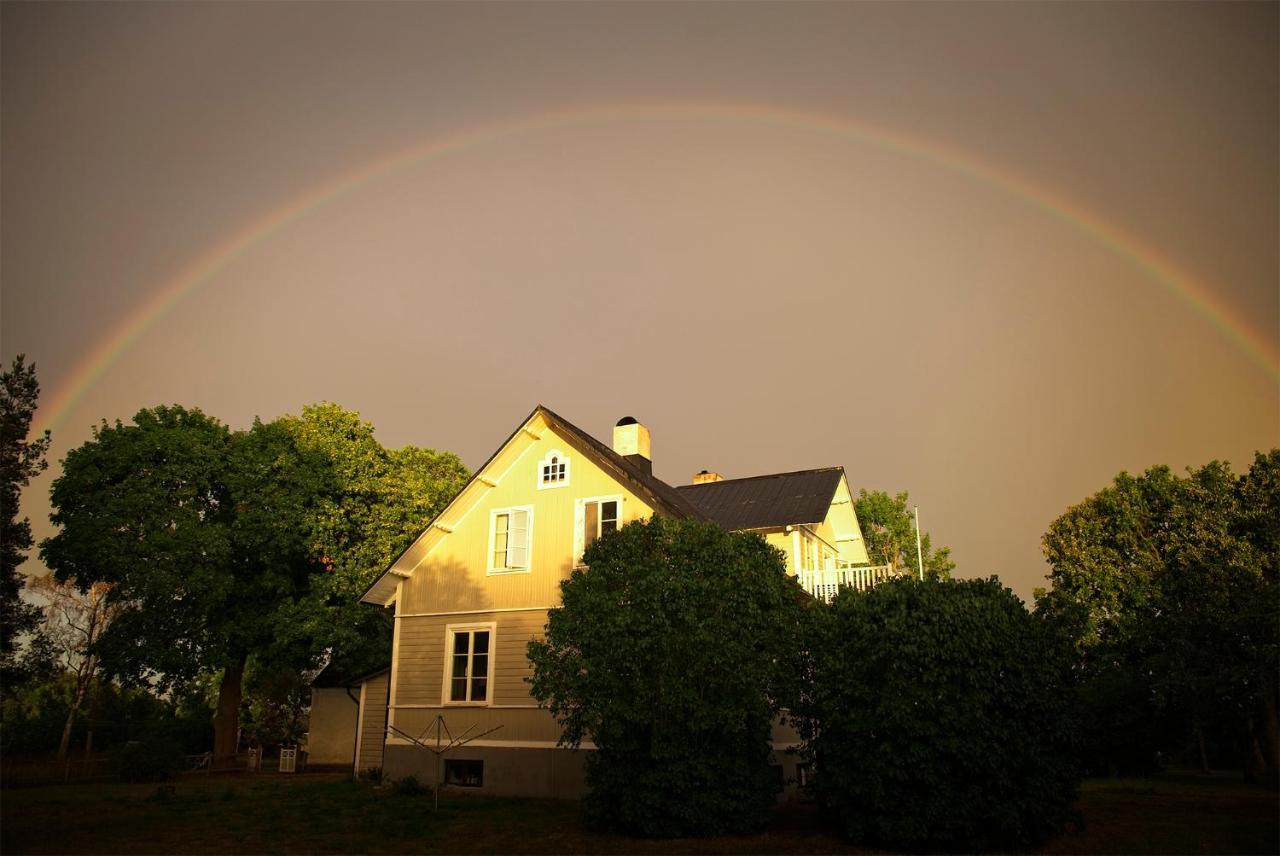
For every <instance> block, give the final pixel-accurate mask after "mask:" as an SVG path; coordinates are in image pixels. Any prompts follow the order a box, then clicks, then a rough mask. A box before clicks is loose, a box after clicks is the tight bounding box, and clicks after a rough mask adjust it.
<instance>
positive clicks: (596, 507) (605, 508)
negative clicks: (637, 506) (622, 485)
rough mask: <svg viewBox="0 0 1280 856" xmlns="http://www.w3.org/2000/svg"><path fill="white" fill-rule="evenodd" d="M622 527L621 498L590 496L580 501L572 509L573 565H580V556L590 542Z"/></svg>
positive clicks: (619, 496) (617, 496)
mask: <svg viewBox="0 0 1280 856" xmlns="http://www.w3.org/2000/svg"><path fill="white" fill-rule="evenodd" d="M621 525H622V496H621V495H616V496H591V497H587V498H585V499H580V500H578V502H577V503H576V507H575V509H574V537H573V556H574V564H575V565H581V564H582V554H583V552H585V551H586V549H587V547H589V546H591V542H592V541H594V540H596V539H597V538H599V537H600V536H601V535H605V534H607V533H609V532H614V531H616V530H617V529H618V527H619V526H621Z"/></svg>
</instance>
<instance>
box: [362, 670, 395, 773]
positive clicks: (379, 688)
mask: <svg viewBox="0 0 1280 856" xmlns="http://www.w3.org/2000/svg"><path fill="white" fill-rule="evenodd" d="M390 686H391V676H390V675H389V674H388V673H386V672H383V673H382V674H380V675H374V676H373V677H372V678H369V680H367V681H365V682H364V690H363V696H364V704H363V707H362V708H361V710H360V757H359V758H357V759H356V771H357V772H363V771H365V770H367V769H369V768H370V767H381V766H382V748H383V741H384V739H385V737H386V733H387V692H388V690H389V689H390Z"/></svg>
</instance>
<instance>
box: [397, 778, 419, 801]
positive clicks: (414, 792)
mask: <svg viewBox="0 0 1280 856" xmlns="http://www.w3.org/2000/svg"><path fill="white" fill-rule="evenodd" d="M426 790H427V789H426V788H425V787H423V786H422V783H421V782H419V781H418V777H417V776H405V777H404V778H403V779H400V780H399V781H397V782H396V784H395V791H396V793H398V794H400V795H401V796H404V797H417V796H422V794H424V793H426Z"/></svg>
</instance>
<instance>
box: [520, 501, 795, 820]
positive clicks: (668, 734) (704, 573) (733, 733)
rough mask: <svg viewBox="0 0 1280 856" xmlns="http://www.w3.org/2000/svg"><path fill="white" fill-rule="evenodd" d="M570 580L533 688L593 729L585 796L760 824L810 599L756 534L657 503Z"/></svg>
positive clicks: (610, 804) (578, 730)
mask: <svg viewBox="0 0 1280 856" xmlns="http://www.w3.org/2000/svg"><path fill="white" fill-rule="evenodd" d="M583 558H584V561H585V563H586V565H587V567H586V569H585V570H577V571H574V572H573V574H572V575H571V577H570V578H569V579H568V580H566V581H565V582H564V583H562V584H561V591H562V593H563V606H562V607H560V608H559V609H555V610H552V611H551V612H550V614H549V617H548V622H547V628H546V639H545V641H534V642H531V643H530V644H529V659H530V660H531V661H532V663H533V678H532V690H533V695H534V697H535V698H537V699H538V701H539V702H540V703H542V704H544V705H546V706H548V707H549V708H550V709H551V711H552V713H553V714H554V715H555V716H556V718H557V719H558V720H559V722H560V723H561V725H562V726H563V728H564V731H563V736H562V737H561V740H560V742H561V745H565V746H578V745H579V744H580V743H582V741H584V740H590V741H592V742H593V743H594V744H595V746H596V750H595V751H594V752H592V753H590V754H589V755H588V756H587V759H586V764H587V766H586V776H587V786H588V791H589V792H588V796H587V800H586V807H587V811H588V813H589V816H590V817H591V818H593V819H594V820H595V821H596V822H598V823H602V824H607V825H610V826H615V827H618V828H621V829H623V830H626V831H630V832H636V833H640V834H644V835H654V836H682V835H699V834H715V833H723V832H731V831H745V830H750V829H755V828H758V827H759V826H760V825H761V824H762V823H763V822H764V821H765V820H766V819H767V816H768V808H769V806H770V805H771V804H772V803H773V800H774V799H775V796H776V793H777V789H778V779H777V777H776V776H775V775H774V774H773V773H774V771H773V770H771V769H770V766H769V756H770V742H769V736H770V729H771V723H772V721H773V718H774V716H775V715H776V714H777V713H778V712H779V709H780V707H781V706H782V705H784V704H785V703H786V699H787V698H788V697H789V695H790V691H789V689H788V686H789V682H790V681H791V679H792V673H791V672H790V670H788V669H787V668H785V660H786V658H787V657H788V656H789V654H790V652H792V651H794V650H795V648H796V646H797V642H798V630H799V623H800V615H801V612H802V604H803V603H804V602H805V601H807V600H808V598H807V597H806V596H805V595H803V593H802V592H801V591H800V589H799V588H798V586H797V585H796V584H795V582H794V581H793V580H791V579H789V578H788V577H787V574H786V569H785V561H784V559H783V556H782V554H781V553H780V552H778V551H777V550H774V549H773V548H770V547H769V546H767V545H766V544H765V542H764V541H763V539H761V538H760V537H759V536H757V535H749V534H742V533H727V532H725V531H723V530H722V529H720V528H719V527H718V526H715V525H714V524H708V523H701V522H696V521H677V520H668V519H663V518H656V517H655V518H653V519H652V520H649V521H647V522H633V523H629V524H627V525H626V526H624V527H623V528H622V529H621V530H619V531H617V532H615V533H612V534H610V535H607V536H605V537H602V538H600V539H599V540H597V541H595V542H594V543H593V544H591V546H589V547H588V548H587V551H586V554H585V555H584V557H583Z"/></svg>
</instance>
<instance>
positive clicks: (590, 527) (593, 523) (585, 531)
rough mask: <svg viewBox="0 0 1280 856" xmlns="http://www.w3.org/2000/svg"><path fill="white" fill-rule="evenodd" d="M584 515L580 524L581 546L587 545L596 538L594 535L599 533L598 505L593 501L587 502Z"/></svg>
mask: <svg viewBox="0 0 1280 856" xmlns="http://www.w3.org/2000/svg"><path fill="white" fill-rule="evenodd" d="M584 511H585V512H586V516H585V517H584V518H583V520H584V523H583V525H582V546H584V547H585V546H587V545H588V544H590V543H591V542H592V541H594V540H596V536H597V535H599V534H600V506H599V505H598V504H597V503H594V502H588V503H587V505H586V508H585V509H584Z"/></svg>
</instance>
